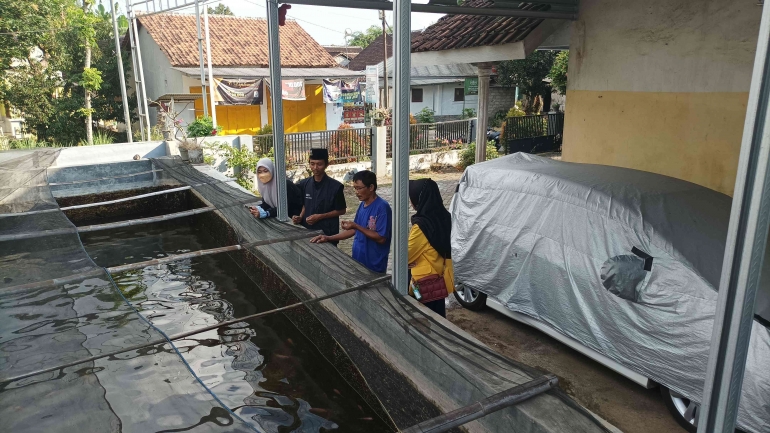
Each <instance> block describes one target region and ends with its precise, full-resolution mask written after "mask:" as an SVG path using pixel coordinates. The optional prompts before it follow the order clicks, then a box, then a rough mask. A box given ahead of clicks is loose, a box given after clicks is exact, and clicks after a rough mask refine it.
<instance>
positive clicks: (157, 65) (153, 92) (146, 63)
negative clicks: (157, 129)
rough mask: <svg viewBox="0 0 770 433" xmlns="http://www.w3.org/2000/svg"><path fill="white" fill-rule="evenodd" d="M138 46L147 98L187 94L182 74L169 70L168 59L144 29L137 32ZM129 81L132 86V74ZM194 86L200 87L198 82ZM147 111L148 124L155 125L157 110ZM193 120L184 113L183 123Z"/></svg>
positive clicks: (153, 98) (189, 115)
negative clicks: (168, 94)
mask: <svg viewBox="0 0 770 433" xmlns="http://www.w3.org/2000/svg"><path fill="white" fill-rule="evenodd" d="M139 44H140V46H139V48H140V49H141V51H142V68H143V71H144V87H145V89H146V90H147V97H148V98H150V99H151V100H156V99H157V98H158V97H159V96H163V95H165V94H167V93H187V91H188V89H189V87H183V80H182V73H181V72H179V71H176V70H174V69H171V63H170V62H169V61H168V57H166V55H165V54H164V53H163V52H162V51H161V50H160V47H159V46H158V44H157V43H155V40H153V39H152V36H150V34H149V33H148V32H147V29H145V28H141V29H140V30H139ZM130 81H131V83H132V84H133V81H134V76H133V74H132V75H131V76H130ZM196 85H198V86H200V80H198V81H197V84H196ZM149 111H150V122H151V123H152V125H155V123H156V122H157V119H158V112H157V109H155V108H150V109H149ZM194 119H195V117H194V115H193V114H191V113H185V117H184V121H185V123H187V122H188V121H192V120H194Z"/></svg>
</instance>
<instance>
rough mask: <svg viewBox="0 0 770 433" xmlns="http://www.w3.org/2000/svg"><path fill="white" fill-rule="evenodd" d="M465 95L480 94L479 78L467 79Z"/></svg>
mask: <svg viewBox="0 0 770 433" xmlns="http://www.w3.org/2000/svg"><path fill="white" fill-rule="evenodd" d="M465 94H466V95H478V94H479V79H478V78H466V79H465Z"/></svg>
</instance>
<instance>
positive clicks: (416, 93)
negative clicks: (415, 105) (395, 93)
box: [412, 89, 422, 102]
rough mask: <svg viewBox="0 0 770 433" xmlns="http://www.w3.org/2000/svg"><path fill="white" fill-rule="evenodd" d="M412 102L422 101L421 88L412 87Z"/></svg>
mask: <svg viewBox="0 0 770 433" xmlns="http://www.w3.org/2000/svg"><path fill="white" fill-rule="evenodd" d="M412 102H422V89H412Z"/></svg>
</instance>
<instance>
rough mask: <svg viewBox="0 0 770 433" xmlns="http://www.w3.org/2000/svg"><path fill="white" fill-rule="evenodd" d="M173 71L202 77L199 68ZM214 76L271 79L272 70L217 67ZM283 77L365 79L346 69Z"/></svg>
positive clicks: (284, 72)
mask: <svg viewBox="0 0 770 433" xmlns="http://www.w3.org/2000/svg"><path fill="white" fill-rule="evenodd" d="M172 69H174V70H177V71H179V72H181V73H183V74H185V75H189V76H191V77H200V74H201V70H200V68H198V67H192V68H187V67H179V68H172ZM214 76H215V77H217V78H269V77H270V70H269V69H268V68H245V67H234V68H226V67H215V68H214ZM281 77H284V78H305V79H324V78H356V77H361V78H363V77H364V73H363V72H362V71H351V70H349V69H345V68H281Z"/></svg>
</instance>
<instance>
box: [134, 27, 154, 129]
mask: <svg viewBox="0 0 770 433" xmlns="http://www.w3.org/2000/svg"><path fill="white" fill-rule="evenodd" d="M131 14H132V17H131V19H130V20H129V26H130V27H129V31H131V33H132V34H133V36H134V39H133V41H132V44H133V45H134V49H135V52H134V55H135V56H136V61H135V65H136V69H135V70H134V82H136V81H137V77H138V88H137V89H136V94H137V106H138V107H139V115H140V116H141V117H143V118H144V119H143V121H144V122H143V123H144V132H143V135H144V137H145V138H144V139H146V140H147V141H150V137H151V134H150V109H149V108H148V107H147V87H146V86H145V84H144V66H143V64H142V45H141V44H140V43H139V25H138V23H137V19H136V14H133V13H131Z"/></svg>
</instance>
